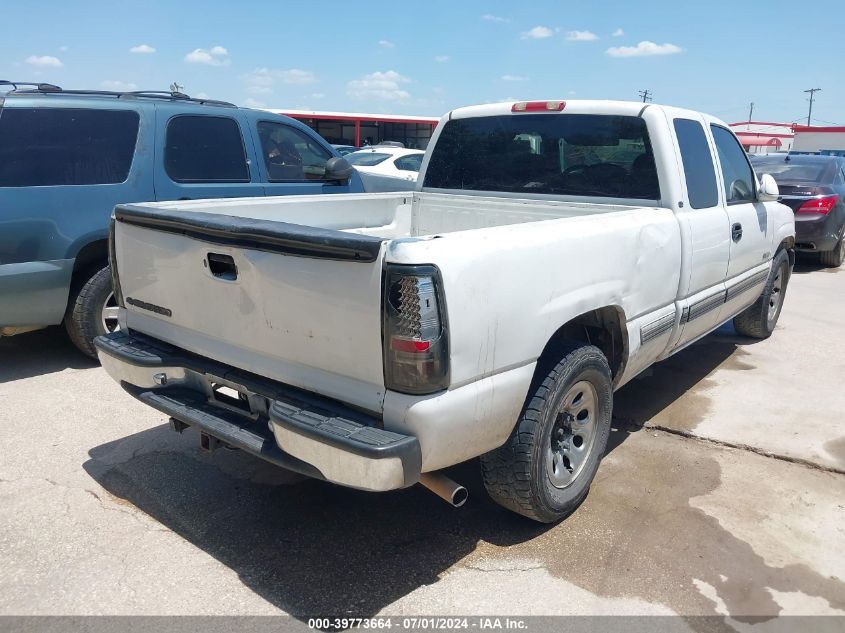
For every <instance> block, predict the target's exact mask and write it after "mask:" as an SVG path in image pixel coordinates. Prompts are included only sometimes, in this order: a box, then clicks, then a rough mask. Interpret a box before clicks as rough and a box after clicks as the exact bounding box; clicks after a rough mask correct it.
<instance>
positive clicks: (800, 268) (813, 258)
mask: <svg viewBox="0 0 845 633" xmlns="http://www.w3.org/2000/svg"><path fill="white" fill-rule="evenodd" d="M843 269H845V268H843V267H840V268H830V267H828V266H825V265H824V264H822V262H821V259H820V258H819V256H818V255H817V254H814V253H799V255H798V258H797V259H796V260H795V266H794V267H793V269H792V272H793V273H794V274H796V275H806V274H807V273H838V272H839V271H840V270H843Z"/></svg>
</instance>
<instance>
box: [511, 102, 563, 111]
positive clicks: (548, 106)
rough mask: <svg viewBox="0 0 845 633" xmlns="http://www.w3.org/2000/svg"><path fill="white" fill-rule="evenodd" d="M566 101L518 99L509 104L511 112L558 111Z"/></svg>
mask: <svg viewBox="0 0 845 633" xmlns="http://www.w3.org/2000/svg"><path fill="white" fill-rule="evenodd" d="M565 107H566V101H519V102H517V103H514V104H513V105H512V106H511V112H560V111H561V110H563V109H564V108H565Z"/></svg>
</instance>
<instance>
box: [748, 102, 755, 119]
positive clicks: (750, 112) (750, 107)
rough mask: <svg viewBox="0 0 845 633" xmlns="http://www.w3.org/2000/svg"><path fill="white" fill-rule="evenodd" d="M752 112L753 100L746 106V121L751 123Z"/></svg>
mask: <svg viewBox="0 0 845 633" xmlns="http://www.w3.org/2000/svg"><path fill="white" fill-rule="evenodd" d="M752 114H754V102H753V101H752V102H751V105H750V106H749V107H748V122H749V123H751V115H752Z"/></svg>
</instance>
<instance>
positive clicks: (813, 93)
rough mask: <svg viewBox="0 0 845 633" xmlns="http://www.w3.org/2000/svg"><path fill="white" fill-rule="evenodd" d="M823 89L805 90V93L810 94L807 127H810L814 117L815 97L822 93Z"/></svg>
mask: <svg viewBox="0 0 845 633" xmlns="http://www.w3.org/2000/svg"><path fill="white" fill-rule="evenodd" d="M821 91H822V89H821V88H810V89H809V90H805V91H804V92H809V93H810V111H809V112H808V113H807V125H810V119H811V117H812V116H813V96H814V95H815V94H816V93H817V92H821Z"/></svg>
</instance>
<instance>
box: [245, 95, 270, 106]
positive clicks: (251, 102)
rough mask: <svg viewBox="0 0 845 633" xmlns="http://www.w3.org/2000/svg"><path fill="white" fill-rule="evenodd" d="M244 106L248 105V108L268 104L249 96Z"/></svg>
mask: <svg viewBox="0 0 845 633" xmlns="http://www.w3.org/2000/svg"><path fill="white" fill-rule="evenodd" d="M244 106H246V107H247V108H266V107H267V104H266V103H264V102H263V101H259V100H258V99H253V98H252V97H247V98H246V99H244Z"/></svg>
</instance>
